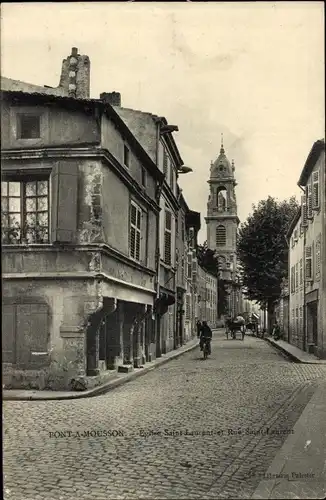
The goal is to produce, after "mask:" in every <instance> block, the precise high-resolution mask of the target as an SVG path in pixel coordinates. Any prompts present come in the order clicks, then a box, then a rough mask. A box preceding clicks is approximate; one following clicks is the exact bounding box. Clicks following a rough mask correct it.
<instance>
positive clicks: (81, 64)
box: [59, 47, 91, 99]
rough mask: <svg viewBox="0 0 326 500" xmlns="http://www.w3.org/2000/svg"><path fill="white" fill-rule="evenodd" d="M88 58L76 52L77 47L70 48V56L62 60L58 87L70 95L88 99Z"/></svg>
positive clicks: (89, 64)
mask: <svg viewBox="0 0 326 500" xmlns="http://www.w3.org/2000/svg"><path fill="white" fill-rule="evenodd" d="M90 66H91V63H90V60H89V57H88V56H81V55H80V54H78V49H77V47H73V48H72V49H71V54H70V56H68V57H67V59H64V60H63V62H62V69H61V77H60V83H59V87H62V88H64V89H65V91H66V92H67V94H68V95H69V96H70V97H76V98H79V99H89V94H90Z"/></svg>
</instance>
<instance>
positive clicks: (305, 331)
mask: <svg viewBox="0 0 326 500" xmlns="http://www.w3.org/2000/svg"><path fill="white" fill-rule="evenodd" d="M298 186H299V188H300V189H301V191H303V193H304V194H306V190H305V189H304V188H303V187H302V186H300V185H299V184H298ZM301 221H302V210H301ZM302 229H303V256H302V274H303V311H302V320H303V350H304V351H306V349H307V328H306V258H305V255H306V228H305V227H303V226H302ZM289 314H290V311H289Z"/></svg>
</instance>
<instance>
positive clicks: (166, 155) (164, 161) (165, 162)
mask: <svg viewBox="0 0 326 500" xmlns="http://www.w3.org/2000/svg"><path fill="white" fill-rule="evenodd" d="M163 173H164V175H165V178H166V179H167V177H168V154H167V152H166V150H165V149H164V150H163Z"/></svg>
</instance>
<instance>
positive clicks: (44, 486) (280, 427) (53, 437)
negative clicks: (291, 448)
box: [3, 334, 326, 500]
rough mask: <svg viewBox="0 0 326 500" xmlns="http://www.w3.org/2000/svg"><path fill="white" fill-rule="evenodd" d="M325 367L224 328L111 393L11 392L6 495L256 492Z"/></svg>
mask: <svg viewBox="0 0 326 500" xmlns="http://www.w3.org/2000/svg"><path fill="white" fill-rule="evenodd" d="M321 377H322V378H324V379H325V377H326V367H325V366H324V365H302V364H295V363H291V362H290V361H288V360H287V359H285V358H284V357H282V356H281V355H280V353H279V352H277V351H276V350H274V349H273V348H272V347H271V346H270V345H268V344H267V343H265V342H264V341H263V340H260V339H256V338H252V337H246V338H245V340H244V342H242V341H240V340H228V341H227V340H225V339H224V337H223V336H222V334H215V336H214V339H213V344H212V355H211V356H210V357H209V359H208V360H206V361H202V360H201V353H200V351H199V349H198V348H196V349H194V350H193V351H190V352H188V353H187V354H185V355H183V356H181V357H180V358H178V359H175V360H173V361H170V362H169V363H167V364H165V365H164V366H162V367H160V368H158V369H157V370H154V371H152V372H150V373H149V374H147V375H144V376H143V377H140V378H138V379H136V380H134V381H132V382H129V383H128V384H126V385H123V386H121V387H119V388H117V389H115V390H114V391H112V392H109V393H107V394H105V395H102V396H98V397H95V398H90V399H78V400H69V401H22V402H20V401H5V402H4V424H3V427H4V435H3V438H4V474H5V479H4V487H5V499H6V500H104V499H106V500H111V499H112V500H113V499H114V500H116V499H126V500H129V499H130V500H133V499H151V500H152V499H177V498H190V499H194V500H197V499H198V500H199V499H218V498H223V499H224V498H225V499H226V498H250V496H251V495H252V493H253V491H254V490H255V488H256V487H257V485H258V483H259V481H260V479H261V474H263V473H264V472H265V471H266V470H267V469H268V466H269V465H270V463H271V462H272V460H273V458H274V456H275V454H276V452H277V451H278V450H279V448H280V447H281V446H282V444H283V442H284V441H285V439H286V437H287V435H288V433H289V432H291V430H292V429H293V427H294V424H295V422H296V421H297V419H298V418H299V416H300V414H301V413H302V411H303V409H304V407H305V405H306V404H307V403H308V401H309V399H310V398H311V396H312V394H313V392H314V390H315V386H316V383H317V382H318V379H320V378H321ZM266 429H269V432H268V434H266ZM204 430H205V431H206V432H207V435H202V434H203V431H204ZM114 431H115V432H114ZM117 431H118V433H120V434H121V435H120V436H119V435H118V436H116V435H115V434H117ZM273 431H279V432H283V434H280V433H278V434H275V433H274V434H273ZM51 433H52V434H51ZM197 433H198V434H197ZM105 434H106V435H105ZM110 434H111V435H110Z"/></svg>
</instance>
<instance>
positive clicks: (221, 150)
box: [220, 132, 225, 155]
mask: <svg viewBox="0 0 326 500" xmlns="http://www.w3.org/2000/svg"><path fill="white" fill-rule="evenodd" d="M224 153H225V151H224V146H223V132H222V133H221V149H220V154H221V155H223V154H224Z"/></svg>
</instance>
